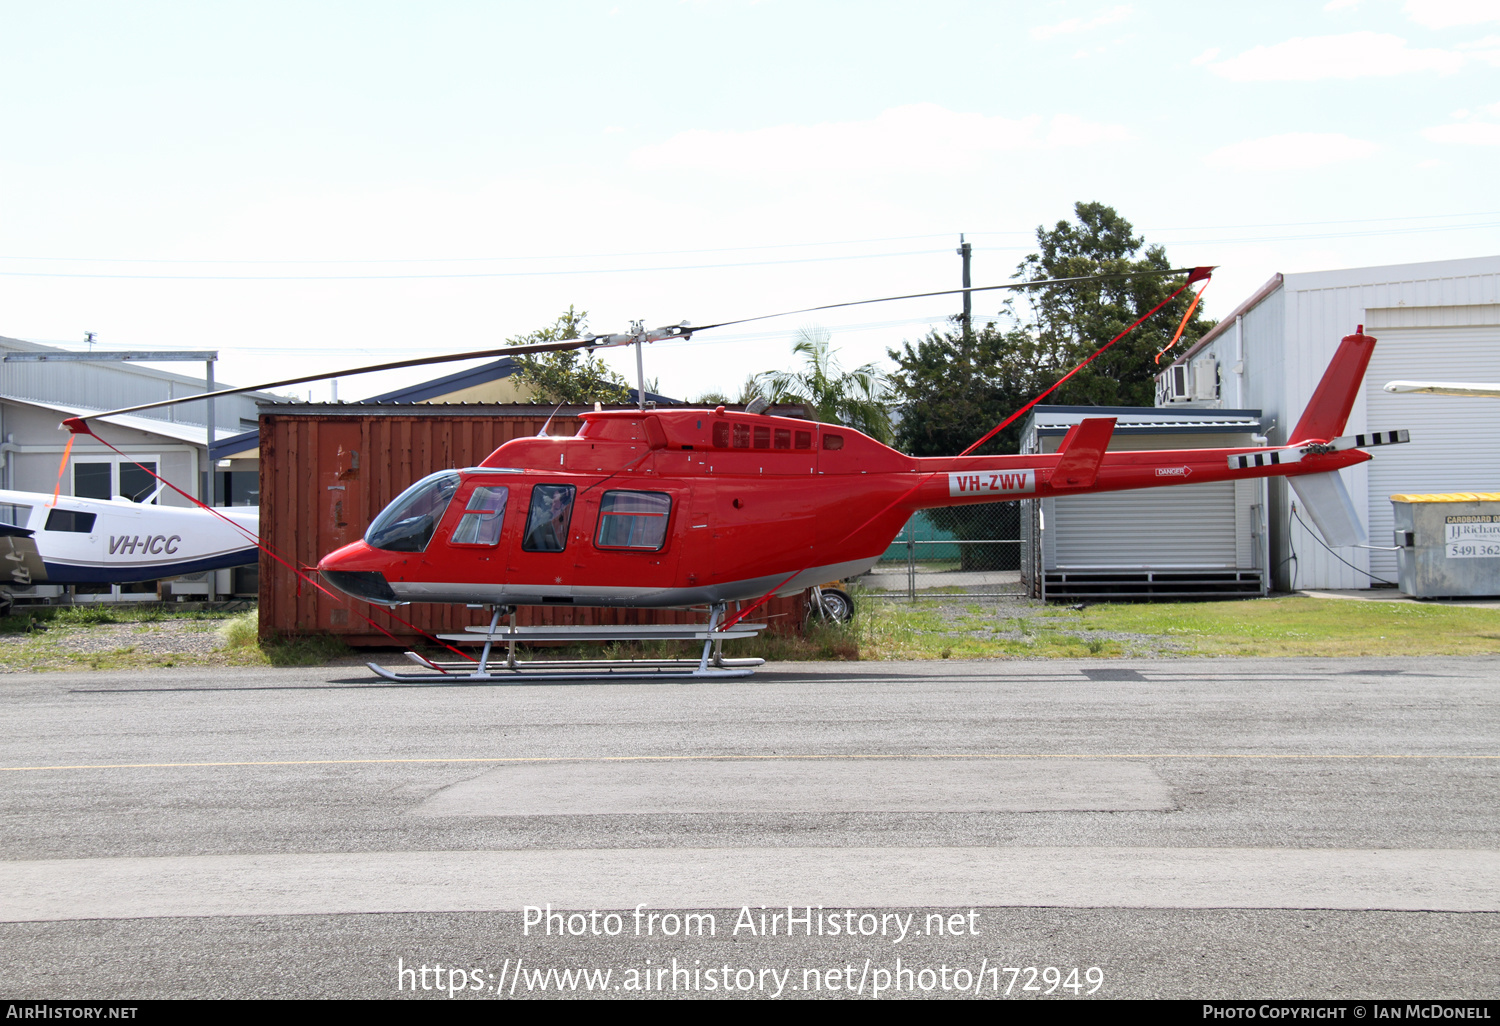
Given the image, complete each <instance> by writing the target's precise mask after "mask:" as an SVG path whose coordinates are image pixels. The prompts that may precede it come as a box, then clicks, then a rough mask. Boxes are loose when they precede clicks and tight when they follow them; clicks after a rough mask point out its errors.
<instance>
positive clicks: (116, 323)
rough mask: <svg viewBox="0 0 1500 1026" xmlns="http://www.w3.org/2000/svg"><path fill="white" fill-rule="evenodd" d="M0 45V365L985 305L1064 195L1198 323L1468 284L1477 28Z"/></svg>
mask: <svg viewBox="0 0 1500 1026" xmlns="http://www.w3.org/2000/svg"><path fill="white" fill-rule="evenodd" d="M0 25H3V28H0V48H3V49H0V335H7V336H12V337H19V338H26V339H32V340H35V341H40V342H48V343H54V344H62V345H68V346H73V345H75V344H77V343H80V342H81V340H82V338H83V333H84V332H85V331H95V332H97V333H98V336H99V340H100V344H101V345H103V346H105V347H108V348H151V349H165V348H183V349H199V348H216V349H218V350H219V351H220V352H221V354H222V362H221V364H220V369H219V371H218V376H219V378H220V379H221V380H227V381H231V382H234V383H236V384H250V383H253V382H254V381H257V380H265V379H267V378H269V377H275V376H283V375H287V374H291V373H295V372H296V371H297V370H300V369H303V368H306V370H307V371H309V372H311V371H313V370H320V369H332V368H336V367H342V366H347V365H350V364H357V363H360V362H364V361H366V360H370V359H397V358H400V357H401V356H403V355H405V354H408V353H410V354H417V353H428V352H442V351H462V350H467V349H474V348H482V347H485V346H489V345H494V344H498V343H500V342H501V341H502V340H503V339H504V338H506V337H507V336H511V335H515V334H520V333H524V332H527V331H529V330H531V329H533V328H535V327H538V326H540V325H542V324H545V323H547V322H549V321H551V320H552V319H553V318H554V317H556V316H557V314H558V313H559V312H560V311H562V310H563V309H565V308H566V307H567V306H568V305H569V304H572V305H575V306H577V307H578V308H580V309H584V310H587V311H588V313H589V323H590V325H591V326H592V327H593V328H594V329H595V330H600V331H604V330H611V331H613V330H623V329H625V328H626V326H627V325H628V323H629V321H631V320H633V319H642V320H644V321H646V322H647V323H648V324H667V323H675V322H677V321H681V320H684V319H686V320H689V321H692V322H694V323H699V324H702V323H709V322H714V321H719V320H725V319H730V318H737V317H747V316H753V315H756V314H761V313H770V312H774V311H777V310H785V309H794V308H798V307H804V306H812V305H816V304H821V303H831V302H839V301H842V300H852V299H862V298H867V297H874V296H881V295H889V294H896V293H903V292H917V291H927V290H933V289H939V288H946V287H956V286H957V285H958V284H959V260H958V257H957V255H956V254H955V253H954V249H955V247H956V246H957V243H958V235H959V233H960V232H966V233H968V237H969V239H970V241H972V242H973V244H974V248H975V253H974V278H975V284H976V285H980V284H991V283H1000V282H1003V281H1005V280H1007V279H1008V278H1009V276H1010V275H1011V274H1012V273H1013V271H1014V269H1015V265H1016V263H1017V262H1018V261H1019V260H1020V259H1021V258H1022V257H1023V256H1025V254H1026V253H1028V252H1030V251H1031V248H1032V242H1033V240H1034V238H1035V231H1036V228H1037V226H1038V225H1039V224H1049V225H1050V224H1051V223H1053V222H1056V221H1057V220H1059V219H1063V218H1067V217H1068V216H1069V215H1070V213H1071V209H1072V205H1073V203H1074V202H1076V201H1079V200H1091V201H1100V202H1104V203H1108V204H1110V205H1112V206H1114V207H1115V208H1116V209H1117V210H1119V211H1120V212H1121V213H1122V214H1123V215H1124V216H1125V217H1127V218H1128V219H1129V220H1131V221H1132V222H1133V223H1134V224H1135V225H1136V226H1137V228H1138V229H1139V230H1140V231H1141V232H1142V233H1143V234H1144V235H1145V236H1146V238H1147V240H1148V241H1149V242H1161V243H1163V244H1165V245H1166V247H1167V252H1168V255H1169V256H1170V258H1171V259H1172V260H1173V261H1174V262H1176V263H1179V264H1182V265H1190V264H1210V263H1211V264H1220V265H1222V269H1221V270H1220V272H1219V273H1218V274H1217V275H1216V277H1215V280H1214V283H1213V285H1212V286H1211V287H1210V288H1209V290H1208V293H1207V295H1206V296H1205V299H1204V302H1205V305H1206V307H1207V310H1208V313H1209V314H1210V315H1211V316H1222V315H1223V314H1224V313H1226V312H1228V310H1230V309H1231V308H1232V307H1233V306H1234V305H1236V304H1237V303H1238V302H1239V301H1240V300H1242V299H1243V298H1245V296H1246V295H1248V294H1249V293H1250V292H1251V291H1253V290H1254V289H1255V288H1256V287H1257V286H1258V285H1260V284H1261V283H1262V282H1263V281H1265V280H1266V279H1267V278H1268V277H1270V276H1271V275H1272V274H1274V273H1275V272H1277V271H1286V272H1291V271H1312V270H1322V269H1328V268H1336V267H1358V266H1365V265H1374V264H1388V263H1404V262H1408V261H1422V260H1440V259H1448V258H1455V257H1469V256H1481V255H1491V254H1497V253H1500V196H1497V194H1496V182H1497V181H1500V174H1497V172H1500V166H1497V165H1500V160H1497V158H1500V0H1425V2H1424V0H1412V2H1405V3H1403V2H1401V0H1384V2H1380V0H1333V2H1330V3H1326V4H1320V3H1317V2H1266V0H1261V2H1258V3H1256V4H1236V5H1228V4H1203V3H1164V2H1136V3H1127V4H1113V3H1108V2H1105V3H1075V2H1070V0H1052V2H1030V3H1005V2H994V0H991V2H982V3H965V2H940V0H927V2H924V3H921V4H917V3H912V2H908V3H879V2H872V0H861V2H858V3H818V2H809V0H799V2H791V0H785V2H783V0H762V2H751V0H683V2H669V0H663V2H649V3H632V2H628V0H604V2H599V3H556V4H537V3H519V2H516V3H502V2H485V3H478V2H476V3H442V2H435V0H426V2H423V3H420V4H418V3H405V4H401V3H374V2H370V0H361V2H359V3H347V4H342V3H331V2H308V0H300V2H297V3H276V2H267V0H257V2H256V3H254V4H251V3H241V4H231V3H202V2H191V3H181V4H166V3H152V2H149V0H136V2H133V3H130V4H123V3H115V2H111V3H97V4H90V3H47V4H38V3H34V2H31V0H27V2H24V3H23V2H11V0H0ZM957 307H958V303H956V302H945V301H941V300H936V301H935V300H918V301H909V302H904V303H896V304H882V305H878V306H870V307H858V308H854V309H853V310H847V311H835V312H830V313H825V314H820V315H817V316H810V315H802V316H795V317H788V318H785V319H781V320H776V321H769V322H763V323H761V324H759V325H756V326H754V330H753V331H752V330H749V329H748V328H746V329H725V330H724V331H721V332H706V333H704V334H703V335H701V336H699V337H698V338H696V339H695V340H693V341H692V342H690V343H686V344H670V345H657V346H653V347H651V348H650V349H648V351H647V375H648V376H651V377H657V378H659V381H660V387H661V389H662V390H663V391H665V392H666V393H667V394H669V395H676V396H681V397H690V396H693V395H696V394H698V393H700V392H702V391H704V390H706V389H711V388H718V389H723V390H726V391H731V392H736V391H738V388H739V384H740V382H741V381H742V380H743V379H744V377H745V376H746V375H747V374H749V373H751V372H754V371H760V370H765V369H768V368H773V367H785V366H788V365H789V362H790V359H791V357H790V345H791V341H792V339H793V337H794V335H795V333H796V330H797V329H798V328H799V327H801V326H804V325H809V324H820V325H822V326H824V327H826V328H828V329H829V330H830V332H831V334H832V337H833V342H834V345H835V346H836V347H838V348H839V350H840V353H839V356H840V359H841V360H843V361H844V363H845V364H846V365H847V366H853V365H856V364H860V363H864V362H866V361H871V360H884V353H885V349H886V348H887V347H889V346H894V345H896V344H898V343H899V342H900V341H901V340H902V339H915V338H917V337H919V336H920V335H922V334H923V333H925V332H926V330H927V329H928V327H929V326H930V325H932V324H940V323H941V321H942V318H943V317H944V316H946V315H947V314H949V313H951V312H953V311H954V310H956V309H957ZM996 307H997V303H996V301H994V300H992V299H983V298H982V299H980V300H979V303H978V307H977V308H978V309H979V310H980V311H984V310H987V309H995V308H996ZM1349 327H1350V328H1351V329H1352V328H1353V325H1350V326H1349ZM610 360H611V362H612V363H613V364H615V365H616V366H617V367H618V368H619V369H620V370H621V371H623V372H625V373H626V374H627V376H628V377H630V378H631V379H632V380H633V379H634V362H633V358H632V357H630V356H629V354H628V353H627V352H625V351H616V352H615V353H613V354H611V356H610ZM434 373H438V372H434ZM409 380H415V378H413V377H407V378H404V379H396V380H392V379H391V378H389V377H388V376H387V377H384V378H378V379H371V378H362V379H361V378H349V379H345V380H343V381H342V382H341V383H340V397H341V398H344V399H350V398H358V397H360V396H363V395H367V394H372V393H374V392H377V391H380V390H382V389H385V388H390V387H395V385H397V384H399V383H402V382H403V381H409ZM315 394H316V396H317V397H319V398H322V397H326V396H327V395H328V390H327V387H326V386H323V387H320V388H318V389H317V390H316V392H315Z"/></svg>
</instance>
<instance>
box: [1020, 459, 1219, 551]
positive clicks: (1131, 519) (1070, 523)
mask: <svg viewBox="0 0 1500 1026" xmlns="http://www.w3.org/2000/svg"><path fill="white" fill-rule="evenodd" d="M1234 491H1235V489H1234V482H1233V481H1215V482H1212V483H1210V484H1195V485H1175V486H1173V487H1171V488H1154V489H1144V490H1140V491H1130V492H1103V493H1099V494H1095V495H1075V496H1070V497H1068V498H1065V499H1064V498H1058V499H1053V500H1050V501H1051V503H1052V511H1051V512H1050V513H1049V514H1048V521H1047V527H1048V528H1049V532H1050V533H1051V534H1052V538H1051V539H1050V541H1051V542H1052V544H1051V545H1049V546H1048V548H1049V549H1050V550H1051V551H1050V553H1049V554H1050V555H1052V557H1053V558H1052V559H1051V560H1049V562H1048V569H1059V570H1064V569H1068V568H1069V567H1120V568H1125V567H1152V568H1159V569H1170V568H1173V567H1184V568H1186V567H1195V568H1196V567H1213V568H1221V567H1222V568H1227V569H1235V567H1236V558H1235V503H1234Z"/></svg>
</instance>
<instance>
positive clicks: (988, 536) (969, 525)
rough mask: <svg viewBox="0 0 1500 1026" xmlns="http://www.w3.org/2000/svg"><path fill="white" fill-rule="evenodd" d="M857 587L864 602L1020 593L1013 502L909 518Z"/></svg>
mask: <svg viewBox="0 0 1500 1026" xmlns="http://www.w3.org/2000/svg"><path fill="white" fill-rule="evenodd" d="M860 584H861V586H862V587H863V588H864V591H865V594H866V595H868V596H869V597H870V598H907V599H914V598H918V597H923V596H925V597H932V598H937V597H939V596H941V597H944V598H947V597H952V598H980V599H982V598H999V597H1001V596H1016V595H1019V594H1021V511H1020V506H1019V503H1016V502H985V503H979V504H977V505H973V506H953V507H948V508H946V509H929V510H923V511H921V512H920V513H917V514H915V515H914V516H913V517H912V518H911V519H910V520H908V521H907V522H906V526H905V527H903V528H902V529H901V533H900V534H899V535H897V536H896V540H895V541H894V542H892V543H891V547H890V548H889V549H887V550H886V552H885V555H884V556H882V557H881V559H880V562H879V563H877V564H876V565H875V569H873V570H871V571H870V572H869V573H868V574H866V575H865V576H864V577H862V578H860Z"/></svg>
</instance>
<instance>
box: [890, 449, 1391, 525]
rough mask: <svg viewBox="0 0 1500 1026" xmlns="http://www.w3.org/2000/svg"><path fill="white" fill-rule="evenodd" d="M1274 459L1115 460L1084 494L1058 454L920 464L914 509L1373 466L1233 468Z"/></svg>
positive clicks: (1312, 463) (1193, 455) (1218, 453)
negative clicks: (1232, 462) (1245, 462)
mask: <svg viewBox="0 0 1500 1026" xmlns="http://www.w3.org/2000/svg"><path fill="white" fill-rule="evenodd" d="M1272 451H1274V450H1267V449H1243V448H1242V449H1162V450H1155V451H1151V450H1147V451H1141V452H1108V453H1105V454H1104V457H1103V459H1102V460H1101V461H1100V462H1099V464H1098V469H1097V471H1096V473H1095V475H1094V478H1093V480H1092V481H1091V482H1090V483H1089V484H1087V485H1083V486H1080V485H1078V484H1072V483H1069V482H1068V481H1067V480H1066V474H1065V473H1063V474H1060V473H1059V472H1058V467H1059V464H1060V463H1063V460H1064V457H1061V456H1059V455H1057V454H1056V453H1052V454H1047V455H1036V456H967V457H937V458H928V459H918V460H915V461H914V462H915V463H916V464H917V467H916V472H917V473H919V474H921V475H922V483H921V486H920V487H918V488H917V489H915V490H914V491H913V493H912V496H911V499H910V500H909V502H908V503H907V505H908V508H909V509H911V510H912V511H915V510H918V509H936V508H939V507H943V506H967V505H970V504H972V503H978V502H1003V501H1006V500H1008V499H1047V498H1054V497H1059V496H1068V495H1081V494H1087V493H1089V492H1117V491H1127V490H1130V489H1136V488H1162V487H1166V486H1168V485H1182V484H1205V483H1208V482H1213V481H1238V480H1247V479H1253V478H1261V477H1299V476H1302V475H1305V474H1324V473H1328V472H1331V471H1337V470H1342V469H1343V468H1345V467H1352V466H1355V465H1357V464H1360V463H1364V462H1365V461H1366V460H1368V459H1370V454H1369V453H1367V452H1362V451H1360V450H1358V449H1346V450H1340V451H1337V452H1327V453H1316V454H1309V455H1307V456H1304V457H1303V458H1302V459H1301V460H1300V461H1299V462H1296V463H1280V464H1273V463H1267V464H1266V465H1264V466H1253V465H1252V466H1247V467H1243V468H1240V467H1235V468H1231V467H1230V466H1229V461H1230V457H1233V456H1240V455H1253V454H1255V453H1266V452H1272ZM1064 471H1066V466H1064Z"/></svg>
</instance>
